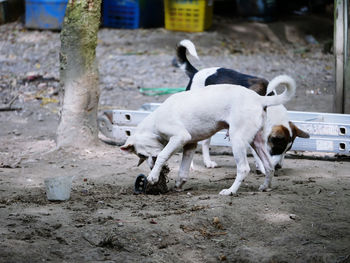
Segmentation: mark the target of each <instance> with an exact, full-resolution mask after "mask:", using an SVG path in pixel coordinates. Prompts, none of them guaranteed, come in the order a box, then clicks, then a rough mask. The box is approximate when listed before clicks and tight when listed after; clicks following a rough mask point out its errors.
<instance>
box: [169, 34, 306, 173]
mask: <svg viewBox="0 0 350 263" xmlns="http://www.w3.org/2000/svg"><path fill="white" fill-rule="evenodd" d="M186 52H188V53H189V54H190V55H192V56H193V57H195V58H197V59H198V55H197V51H196V48H195V46H194V44H193V43H192V42H191V41H190V40H187V39H185V40H182V41H180V42H179V43H178V45H177V48H176V55H177V56H176V60H175V63H176V64H177V65H178V66H179V67H180V68H181V69H182V70H183V71H185V73H186V74H187V76H188V77H189V78H190V81H189V83H188V85H187V88H186V90H194V89H198V88H204V87H206V86H209V85H215V84H234V85H240V86H244V87H246V88H248V89H251V90H253V91H255V92H256V93H258V94H259V95H261V96H265V95H266V89H267V86H268V83H269V82H268V81H267V80H266V79H264V78H260V77H256V76H251V75H247V74H242V73H240V72H238V71H235V70H232V69H227V68H221V67H212V68H205V69H201V70H197V69H196V68H195V67H194V66H193V65H192V64H191V63H190V62H189V60H188V59H187V56H186ZM268 95H269V96H270V95H274V94H268ZM263 134H264V137H265V140H266V142H267V148H268V151H269V153H270V154H271V157H272V161H273V165H274V167H275V168H276V169H277V168H281V167H282V163H283V159H284V156H285V154H286V152H287V151H288V150H289V149H290V148H291V147H292V144H293V142H294V140H295V138H296V137H301V138H309V134H308V133H306V132H304V131H302V130H300V129H299V128H298V127H296V126H295V125H294V124H293V123H292V122H291V121H289V119H288V114H287V109H286V108H285V107H284V106H283V105H276V106H271V107H268V108H267V119H266V125H265V128H264V132H263ZM209 144H210V138H209V139H207V140H205V141H203V142H202V152H203V161H204V164H205V166H206V167H208V168H214V167H216V166H217V164H216V163H215V162H214V161H212V160H211V159H210V154H209ZM252 153H253V155H254V157H255V160H256V165H257V169H258V170H260V171H261V172H262V173H265V170H264V167H263V165H262V164H261V161H260V160H259V158H258V157H257V155H256V154H255V152H254V151H252Z"/></svg>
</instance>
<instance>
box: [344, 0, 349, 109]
mask: <svg viewBox="0 0 350 263" xmlns="http://www.w3.org/2000/svg"><path fill="white" fill-rule="evenodd" d="M349 12H350V8H349V3H348V2H347V1H346V0H345V6H344V30H345V42H344V49H345V56H344V62H345V63H344V74H345V75H344V113H347V114H350V56H349V54H350V39H349Z"/></svg>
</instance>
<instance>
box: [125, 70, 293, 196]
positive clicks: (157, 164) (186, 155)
mask: <svg viewBox="0 0 350 263" xmlns="http://www.w3.org/2000/svg"><path fill="white" fill-rule="evenodd" d="M280 84H285V85H286V89H285V91H284V92H283V93H282V94H280V95H276V96H260V95H258V94H257V93H255V92H254V91H252V90H249V89H247V88H244V87H242V86H237V85H228V84H222V85H212V86H208V87H206V88H205V89H200V90H190V91H187V92H182V93H177V94H174V95H172V96H170V97H169V98H168V99H167V100H165V102H164V103H162V104H161V105H160V106H159V107H158V108H157V109H156V110H155V111H154V112H152V113H150V114H149V115H148V116H147V117H146V118H145V119H144V120H143V121H142V122H140V123H139V125H138V126H137V128H136V130H135V132H134V133H133V134H132V135H131V136H130V137H129V138H128V139H127V141H126V143H125V144H124V145H123V146H122V147H121V149H122V150H124V151H127V152H130V153H135V154H136V155H138V156H139V157H140V161H141V162H142V161H143V160H145V159H148V160H149V164H150V166H151V169H152V170H151V172H150V174H149V175H148V177H147V180H148V181H149V182H150V183H151V184H152V183H155V182H157V181H158V179H159V174H160V171H161V169H162V167H163V165H164V164H165V163H166V161H167V160H168V159H169V158H170V157H171V156H172V155H173V154H174V153H175V152H176V151H177V150H179V149H182V150H183V156H182V162H181V166H180V169H179V175H178V178H177V180H176V184H175V185H176V187H177V188H181V187H182V185H183V184H184V183H185V182H186V181H187V178H188V173H189V168H190V164H191V161H192V158H193V155H194V152H195V149H196V146H197V142H198V141H201V140H204V139H207V138H209V137H211V136H212V135H214V134H215V133H216V132H218V131H220V130H222V129H228V130H229V137H230V142H231V144H232V151H233V154H234V159H235V161H236V165H237V176H236V179H235V181H234V183H233V185H232V186H231V187H230V188H229V189H224V190H222V191H221V192H220V194H222V195H230V194H234V193H236V192H237V190H238V188H239V186H240V185H241V183H242V181H243V180H244V178H245V177H246V176H247V174H248V173H249V170H250V168H249V164H248V159H247V147H248V146H249V145H251V146H252V147H253V148H254V150H255V151H256V153H257V155H258V156H259V158H260V159H261V161H262V165H263V167H264V169H265V181H264V183H263V184H262V185H261V186H260V188H259V189H260V190H265V189H267V188H269V187H270V186H271V180H272V177H273V174H274V167H273V165H272V160H271V157H270V154H269V153H268V151H267V149H266V142H265V141H264V136H263V130H264V125H265V122H266V107H267V106H271V105H279V104H283V103H285V102H287V101H288V100H290V99H291V98H292V96H293V95H294V93H295V88H296V87H295V82H294V80H293V79H292V78H290V77H289V76H286V75H281V76H278V77H276V78H274V79H273V80H272V81H271V82H270V83H269V85H268V88H267V91H268V92H273V91H274V90H275V89H276V87H277V86H279V85H280Z"/></svg>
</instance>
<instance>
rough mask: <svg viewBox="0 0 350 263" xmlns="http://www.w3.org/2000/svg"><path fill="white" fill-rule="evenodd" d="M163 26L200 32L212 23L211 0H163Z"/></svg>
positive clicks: (169, 28)
mask: <svg viewBox="0 0 350 263" xmlns="http://www.w3.org/2000/svg"><path fill="white" fill-rule="evenodd" d="M164 12H165V28H166V29H168V30H175V31H185V32H202V31H204V30H206V29H208V28H209V27H210V26H211V24H212V18H213V0H164Z"/></svg>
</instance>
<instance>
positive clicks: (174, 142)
mask: <svg viewBox="0 0 350 263" xmlns="http://www.w3.org/2000/svg"><path fill="white" fill-rule="evenodd" d="M190 138H191V136H190V135H189V134H188V133H186V134H182V136H172V137H170V139H169V141H168V144H167V145H166V146H165V147H164V149H163V150H162V151H161V152H160V153H159V154H158V156H157V160H156V162H155V163H154V166H153V168H152V170H151V172H150V174H149V175H148V177H147V180H148V182H150V183H151V184H154V183H156V182H158V179H159V174H160V171H161V170H162V167H163V166H164V164H165V163H166V161H168V160H169V158H170V157H171V156H172V155H173V154H174V152H175V151H176V150H177V149H181V148H182V147H183V146H184V145H185V144H186V143H187V142H188V141H189V140H190Z"/></svg>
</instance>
